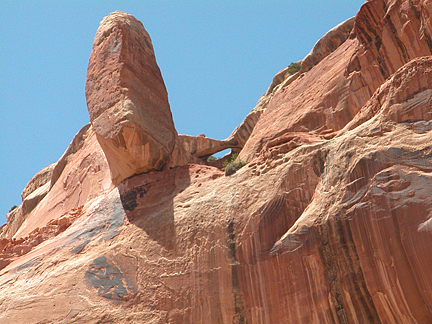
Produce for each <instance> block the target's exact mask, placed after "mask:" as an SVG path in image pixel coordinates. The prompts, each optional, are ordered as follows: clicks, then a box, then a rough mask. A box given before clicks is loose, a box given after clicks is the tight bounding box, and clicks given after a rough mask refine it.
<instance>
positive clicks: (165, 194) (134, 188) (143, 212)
mask: <svg viewBox="0 0 432 324" xmlns="http://www.w3.org/2000/svg"><path fill="white" fill-rule="evenodd" d="M189 184H190V176H189V167H188V166H187V165H186V166H183V167H178V168H175V169H171V170H166V171H163V172H159V171H154V172H149V173H144V174H140V175H136V176H133V177H131V178H128V179H126V180H124V181H123V182H121V183H120V184H119V186H118V189H119V193H120V199H121V202H122V205H123V208H124V211H125V213H126V217H127V219H128V220H129V222H130V223H132V224H134V225H136V226H138V227H139V228H141V229H143V230H144V231H145V232H146V234H147V235H148V236H149V238H150V239H152V240H154V241H156V242H157V243H158V244H160V245H161V246H162V247H164V248H165V249H167V250H175V248H176V229H175V224H174V206H173V199H174V197H175V196H176V195H177V194H178V193H179V192H181V191H182V190H184V189H185V188H187V187H188V186H189Z"/></svg>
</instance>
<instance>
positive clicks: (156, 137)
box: [86, 11, 177, 184]
mask: <svg viewBox="0 0 432 324" xmlns="http://www.w3.org/2000/svg"><path fill="white" fill-rule="evenodd" d="M86 98H87V107H88V111H89V115H90V121H91V123H92V125H93V128H94V130H95V132H96V134H97V139H98V141H99V143H100V145H101V147H102V149H103V150H104V153H105V155H106V158H107V160H108V163H109V166H110V170H111V176H112V180H113V182H114V184H118V183H119V182H121V181H122V180H123V179H126V178H128V177H130V176H131V175H133V174H136V173H141V172H146V171H150V170H162V169H164V168H165V167H166V166H167V164H168V162H169V160H170V158H171V154H172V152H173V149H174V147H175V142H176V138H177V132H176V130H175V128H174V122H173V119H172V115H171V111H170V107H169V103H168V95H167V91H166V88H165V84H164V82H163V79H162V76H161V73H160V70H159V67H158V65H157V63H156V59H155V55H154V50H153V46H152V43H151V39H150V36H149V35H148V33H147V32H146V30H145V29H144V26H143V25H142V23H141V22H140V21H138V20H137V19H136V18H134V17H133V16H131V15H129V14H126V13H122V12H119V11H116V12H114V13H111V14H110V15H109V16H107V17H105V18H104V19H103V20H102V22H101V23H100V26H99V29H98V30H97V32H96V36H95V39H94V44H93V50H92V53H91V56H90V61H89V66H88V70H87V81H86Z"/></svg>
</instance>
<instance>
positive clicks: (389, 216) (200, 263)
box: [0, 0, 432, 324]
mask: <svg viewBox="0 0 432 324" xmlns="http://www.w3.org/2000/svg"><path fill="white" fill-rule="evenodd" d="M431 12H432V3H431V2H429V1H414V0H412V1H411V0H410V1H408V0H406V1H403V0H400V1H378V0H373V1H368V2H367V3H366V4H365V5H364V6H363V7H362V8H361V9H360V12H359V13H358V15H357V16H356V17H355V19H354V21H351V22H350V23H353V25H352V30H351V32H350V33H349V36H348V38H346V40H345V41H341V42H340V44H338V46H336V48H332V47H331V46H330V47H328V48H331V50H330V52H329V53H326V55H323V57H322V58H320V59H319V60H318V62H315V63H316V64H315V63H314V65H313V67H311V68H310V70H308V71H302V70H300V71H299V72H297V73H295V74H292V75H288V74H287V73H286V71H284V70H283V71H281V72H280V73H278V75H277V76H276V77H275V79H274V80H273V82H272V85H271V86H270V87H269V90H268V91H267V92H266V94H265V95H264V96H263V98H262V99H261V100H260V102H259V103H258V105H257V107H256V108H255V109H253V110H252V112H251V114H249V115H248V116H247V117H246V118H245V121H244V122H243V123H242V124H241V125H240V126H239V127H238V128H237V129H236V130H235V131H234V132H233V134H232V136H230V137H229V138H228V139H227V140H223V141H214V140H211V139H207V138H205V137H204V136H198V137H197V138H193V137H190V138H188V137H187V136H185V137H184V138H185V139H186V140H185V141H184V142H182V141H181V140H179V139H178V137H177V134H176V133H175V130H174V135H175V136H174V144H173V152H174V153H172V156H177V159H179V160H181V159H184V160H185V161H186V162H185V163H183V165H181V163H178V166H177V167H172V168H167V169H166V170H162V171H157V170H152V171H149V172H147V173H141V174H135V171H134V173H133V174H131V175H129V176H128V177H127V178H126V179H124V180H122V181H119V183H118V184H117V185H116V186H115V185H114V184H113V183H112V181H111V176H110V173H112V172H113V171H112V167H113V165H114V166H115V165H116V164H115V163H114V164H113V163H109V162H107V160H109V158H108V156H107V153H106V151H105V149H104V148H103V145H100V144H99V143H100V141H98V139H99V135H96V133H97V131H95V130H94V125H93V126H92V127H90V126H86V127H85V128H84V129H83V130H82V131H81V132H79V133H78V134H77V136H76V138H75V140H74V141H73V143H72V144H71V146H70V147H69V148H68V150H67V151H66V153H65V155H64V156H63V157H62V158H61V159H60V161H63V162H62V163H61V164H59V163H60V161H59V162H58V163H57V165H56V167H55V169H54V170H56V169H57V170H58V172H57V173H56V172H55V171H53V175H52V177H51V187H50V188H48V186H47V188H48V189H47V190H48V192H47V193H46V195H45V196H44V197H43V198H42V199H41V201H40V202H39V203H36V206H35V207H34V208H33V209H32V211H31V212H30V213H29V214H28V215H26V216H25V217H24V216H23V208H24V207H25V206H24V204H23V205H21V206H18V207H17V208H15V209H13V210H12V211H11V212H10V213H9V214H8V224H6V225H5V226H4V227H2V228H1V229H0V233H1V234H0V238H1V239H0V268H1V270H0V323H11V322H12V323H51V322H53V323H269V324H273V323H316V324H321V323H419V324H422V323H432V311H431V309H432V272H431V267H430V265H431V264H432V249H431V246H432V225H431V220H430V219H431V216H432V195H431V191H432V115H431V112H432V81H431V80H432V56H430V55H431V54H432V51H431V49H432V47H429V43H430V36H429V35H430V32H431V27H432V26H431V21H430V13H431ZM117 15H118V14H117ZM127 17H130V16H127ZM128 19H132V18H128ZM345 26H346V25H345ZM336 30H337V28H336ZM333 31H335V30H333ZM344 34H347V33H346V31H344ZM328 35H329V34H327V36H325V37H329V36H328ZM330 35H334V34H333V32H332V33H331V34H330ZM332 37H333V36H332ZM330 39H331V38H330ZM327 41H328V39H323V41H322V43H323V44H327V43H326V42H327ZM332 44H333V43H332ZM109 89H110V88H107V89H104V90H103V91H105V92H106V93H107V94H110V93H111V92H110V91H111V90H112V92H113V93H115V91H116V89H117V88H116V86H115V85H114V86H113V88H112V89H111V90H109ZM150 94H151V92H150ZM94 103H95V105H96V104H97V103H98V100H96V99H95V101H94ZM168 109H169V107H168ZM100 125H103V124H100ZM227 142H229V143H230V145H232V146H233V147H235V149H241V148H242V147H243V149H242V150H241V152H240V157H241V158H243V159H244V160H245V161H247V162H248V164H247V165H246V166H244V167H243V168H241V169H240V170H238V171H237V172H236V173H235V174H233V175H231V176H225V175H224V173H223V170H220V169H218V168H216V167H212V166H208V165H204V164H197V163H190V161H191V160H193V159H196V160H194V161H197V162H200V159H199V158H200V157H203V156H206V155H208V154H210V151H211V150H214V149H216V148H217V147H218V146H219V147H222V146H223V145H226V143H227ZM182 143H183V144H182ZM185 152H186V153H185ZM188 154H189V155H188ZM193 154H196V156H194V157H192V156H193ZM179 160H178V161H179ZM187 161H189V163H187ZM119 163H122V162H121V161H120V162H119ZM200 163H201V162H200ZM45 173H46V172H45V171H44V172H42V173H41V174H45ZM54 174H58V175H57V176H55V181H53V179H54ZM41 177H42V176H41ZM36 178H38V177H36ZM47 179H48V178H47ZM47 179H45V180H43V181H42V180H41V181H40V182H38V184H36V182H34V183H35V185H34V186H33V187H34V189H33V187H32V189H31V190H29V191H32V192H35V191H37V190H41V191H44V190H45V189H39V188H42V187H43V186H44V185H45V184H43V183H48V182H45V181H46V180H47ZM31 182H32V181H31ZM36 187H37V188H36ZM35 195H36V194H35ZM28 197H30V198H31V195H27V196H26V199H28ZM24 209H25V208H24ZM19 217H21V220H22V222H21V224H20V223H19V222H17V221H14V219H19ZM24 218H25V219H24ZM11 233H13V234H12V236H14V239H13V238H12V236H11Z"/></svg>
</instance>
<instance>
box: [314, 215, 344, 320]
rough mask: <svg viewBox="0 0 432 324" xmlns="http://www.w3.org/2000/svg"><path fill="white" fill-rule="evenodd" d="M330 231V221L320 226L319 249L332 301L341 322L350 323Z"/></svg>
mask: <svg viewBox="0 0 432 324" xmlns="http://www.w3.org/2000/svg"><path fill="white" fill-rule="evenodd" d="M329 232H330V229H329V225H328V223H324V224H322V225H320V226H318V233H317V234H318V241H319V246H318V249H319V252H320V254H321V259H322V262H323V267H324V272H325V274H326V278H327V284H328V287H329V292H330V295H331V297H332V303H333V304H334V307H335V309H336V314H337V317H338V320H339V323H341V324H348V319H347V314H346V311H345V309H344V304H343V298H342V294H341V291H340V287H339V282H338V281H339V278H338V269H337V259H336V256H335V253H334V251H333V248H332V243H331V241H330V235H329Z"/></svg>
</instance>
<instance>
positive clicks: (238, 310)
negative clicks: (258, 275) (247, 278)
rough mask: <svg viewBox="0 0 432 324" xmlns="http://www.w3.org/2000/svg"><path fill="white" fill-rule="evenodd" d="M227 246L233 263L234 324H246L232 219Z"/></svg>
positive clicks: (229, 225) (230, 260)
mask: <svg viewBox="0 0 432 324" xmlns="http://www.w3.org/2000/svg"><path fill="white" fill-rule="evenodd" d="M227 246H228V259H229V262H230V263H231V281H232V290H233V295H234V317H233V323H234V324H244V323H246V322H245V318H244V314H243V313H244V309H243V301H242V294H241V290H240V283H239V278H238V265H239V262H238V260H237V255H236V237H235V231H234V221H233V220H232V219H231V220H229V221H228V226H227Z"/></svg>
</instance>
